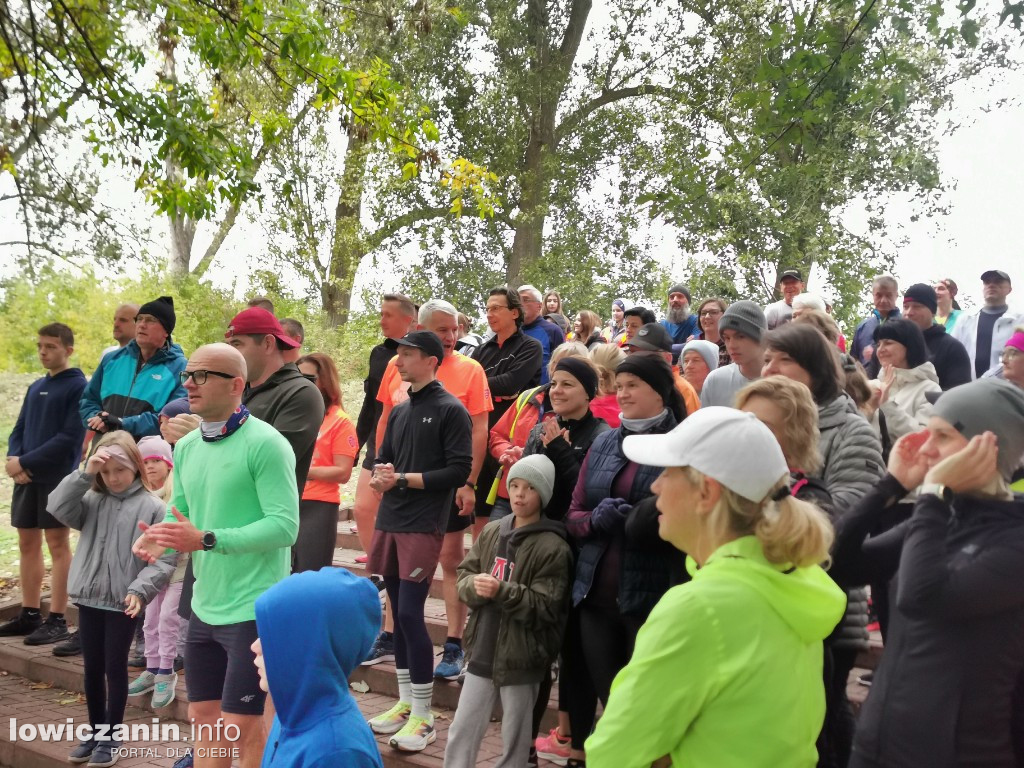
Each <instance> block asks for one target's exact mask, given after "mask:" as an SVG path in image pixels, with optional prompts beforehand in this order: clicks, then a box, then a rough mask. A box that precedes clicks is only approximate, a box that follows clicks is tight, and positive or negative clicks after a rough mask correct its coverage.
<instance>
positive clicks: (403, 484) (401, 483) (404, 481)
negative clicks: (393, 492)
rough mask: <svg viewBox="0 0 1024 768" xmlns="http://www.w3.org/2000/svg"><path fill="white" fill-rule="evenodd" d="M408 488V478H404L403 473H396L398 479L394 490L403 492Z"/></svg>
mask: <svg viewBox="0 0 1024 768" xmlns="http://www.w3.org/2000/svg"><path fill="white" fill-rule="evenodd" d="M408 487H409V480H408V478H406V476H405V472H399V473H398V479H397V480H395V488H397V489H398V490H400V491H404V490H405V489H406V488H408Z"/></svg>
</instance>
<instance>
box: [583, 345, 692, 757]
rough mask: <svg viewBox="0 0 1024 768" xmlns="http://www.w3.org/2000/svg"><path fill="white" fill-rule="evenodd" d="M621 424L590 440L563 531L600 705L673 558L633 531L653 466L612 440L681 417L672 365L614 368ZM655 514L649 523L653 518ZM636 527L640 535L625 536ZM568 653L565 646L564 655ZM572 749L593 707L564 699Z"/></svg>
mask: <svg viewBox="0 0 1024 768" xmlns="http://www.w3.org/2000/svg"><path fill="white" fill-rule="evenodd" d="M615 379H616V385H617V388H618V402H619V407H620V408H621V409H622V424H621V426H620V427H619V428H618V429H613V430H611V431H609V432H605V433H604V434H602V435H600V436H598V438H597V439H596V440H595V441H594V443H593V445H591V447H590V452H589V453H588V454H587V457H586V459H584V461H583V466H582V467H581V468H580V475H579V481H578V482H577V483H576V488H575V490H574V491H573V494H572V502H571V503H570V506H569V515H568V517H567V518H566V527H567V528H568V530H569V535H570V537H571V538H572V539H573V540H574V541H575V542H576V544H577V546H578V547H579V552H580V554H579V559H578V561H577V565H576V580H575V582H574V584H573V588H572V602H573V609H574V610H577V611H578V612H579V620H580V634H581V646H582V647H581V648H580V649H579V650H580V651H581V652H582V654H583V658H584V660H585V661H586V667H587V672H588V676H589V678H590V681H591V683H592V685H593V688H594V691H595V692H596V693H597V695H598V698H600V700H601V701H602V702H607V700H608V693H609V690H610V688H611V683H612V680H613V679H614V677H615V675H616V674H617V673H618V672H619V670H621V669H622V668H623V667H624V666H625V665H626V663H627V662H628V661H629V658H630V656H631V655H632V653H633V643H634V641H635V640H636V633H637V632H638V631H639V629H640V626H641V625H642V624H643V622H644V620H645V619H646V618H647V615H648V613H650V610H651V609H652V608H653V607H654V605H655V603H657V601H658V599H659V598H660V597H661V595H663V594H664V593H665V592H666V591H667V590H668V588H669V587H670V586H672V581H673V574H676V573H679V572H681V571H682V564H681V562H679V563H677V562H676V561H678V560H681V553H679V552H678V551H677V550H675V549H674V548H673V547H671V545H668V544H667V543H666V542H663V541H661V540H660V539H659V540H658V542H657V543H656V544H655V543H653V542H651V541H650V539H649V538H648V537H647V536H646V535H643V532H645V531H646V530H647V528H648V525H646V524H645V523H644V522H640V523H639V525H636V523H637V519H638V517H640V516H643V517H644V518H645V519H647V520H649V519H650V517H651V511H652V510H653V507H654V500H655V497H654V496H653V495H652V493H651V484H652V483H653V482H654V480H655V478H657V477H658V475H659V474H660V473H661V469H660V468H658V467H648V466H643V465H640V464H636V463H634V462H631V461H630V460H629V459H627V458H626V456H625V454H624V453H623V452H622V441H623V439H624V438H625V437H626V436H627V435H631V434H662V433H665V432H669V431H671V430H672V429H673V428H674V427H675V426H676V425H677V424H678V423H679V422H680V421H682V420H683V419H684V418H685V417H686V406H685V405H684V404H683V401H682V397H681V396H680V395H679V392H678V390H677V389H676V387H675V377H674V374H673V373H672V369H671V368H670V367H669V366H668V363H666V362H665V361H664V360H663V359H661V358H658V357H653V356H646V355H644V356H641V355H632V356H630V357H628V358H626V360H625V361H624V362H622V363H621V364H620V365H619V367H618V368H617V369H616V371H615ZM656 515H657V513H656V511H655V512H654V517H655V518H656ZM638 528H639V530H640V531H641V536H640V539H639V540H637V539H635V538H634V531H635V530H637V529H638ZM566 652H567V653H568V652H569V651H568V650H567V651H566ZM569 717H570V723H571V728H572V742H573V744H572V747H573V750H575V751H577V753H578V754H581V753H579V752H578V751H579V750H582V748H583V742H584V741H585V740H586V738H587V736H589V735H590V731H591V729H592V728H593V723H594V713H593V711H592V710H591V711H589V712H587V711H585V709H584V710H583V711H576V710H575V707H574V706H573V703H570V712H569Z"/></svg>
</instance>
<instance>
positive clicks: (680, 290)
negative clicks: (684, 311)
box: [668, 283, 690, 302]
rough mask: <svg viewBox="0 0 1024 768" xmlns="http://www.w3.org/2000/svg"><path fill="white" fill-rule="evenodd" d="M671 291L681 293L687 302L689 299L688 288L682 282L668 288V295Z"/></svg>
mask: <svg viewBox="0 0 1024 768" xmlns="http://www.w3.org/2000/svg"><path fill="white" fill-rule="evenodd" d="M673 293H681V294H683V296H685V297H686V301H687V302H689V301H690V289H689V288H687V287H686V286H685V285H683V284H682V283H676V284H675V285H673V286H672V287H671V288H669V289H668V295H669V296H671V295H672V294H673Z"/></svg>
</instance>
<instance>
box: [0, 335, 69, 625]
mask: <svg viewBox="0 0 1024 768" xmlns="http://www.w3.org/2000/svg"><path fill="white" fill-rule="evenodd" d="M36 347H37V349H38V350H39V361H40V362H41V363H42V364H43V367H44V368H45V369H46V376H44V377H43V378H41V379H39V380H37V381H35V382H33V384H32V385H31V386H30V387H29V388H28V394H26V395H25V400H24V401H23V402H22V404H21V413H19V414H18V421H17V423H15V425H14V429H13V430H12V431H11V436H10V438H9V439H8V441H7V465H6V469H7V474H8V475H10V477H11V479H12V480H14V483H15V485H14V493H13V496H12V498H11V525H13V526H14V527H15V528H17V529H18V547H19V550H20V553H21V562H20V565H19V575H20V577H21V613H20V614H19V615H18V616H16V617H15V618H13V619H11V620H10V621H7V622H5V623H3V624H0V637H12V636H15V635H27V637H26V638H25V644H26V645H45V644H46V643H55V642H57V641H58V640H63V639H64V638H66V637H67V636H68V628H67V624H66V623H65V622H64V609H65V608H66V607H67V602H68V569H69V568H70V567H71V547H70V544H69V542H68V529H67V527H65V526H64V525H62V524H61V523H60V521H58V520H57V519H56V518H55V517H53V516H52V515H51V514H50V513H49V512H47V511H46V498H47V497H48V496H49V495H50V491H52V490H53V489H54V488H56V487H57V484H58V483H59V482H60V481H61V480H62V479H63V478H64V476H65V475H67V474H68V473H70V472H71V471H72V470H74V469H75V468H76V467H78V464H79V462H80V461H81V460H82V438H83V437H84V436H85V427H84V426H82V420H81V418H80V417H79V415H78V401H79V399H80V398H81V396H82V391H83V390H84V389H85V374H83V373H82V371H81V369H79V368H72V367H71V365H70V363H69V361H68V359H69V358H70V357H71V354H72V353H73V352H74V351H75V336H74V334H73V333H72V331H71V329H70V328H68V327H67V326H66V325H64V324H63V323H50V324H49V325H44V326H43V327H42V328H40V329H39V340H38V341H37V343H36ZM44 532H45V534H46V546H47V548H48V549H49V550H50V557H51V559H52V560H53V570H52V572H51V575H50V615H49V616H48V617H47V619H46V621H45V622H44V621H43V617H42V615H41V613H40V610H39V608H40V592H41V591H42V585H43V574H44V570H43V533H44Z"/></svg>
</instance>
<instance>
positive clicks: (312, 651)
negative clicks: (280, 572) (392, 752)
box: [253, 568, 382, 768]
mask: <svg viewBox="0 0 1024 768" xmlns="http://www.w3.org/2000/svg"><path fill="white" fill-rule="evenodd" d="M298 627H302V630H303V631H301V632H297V631H296V629H297V628H298ZM256 628H257V630H258V631H259V639H258V640H257V641H256V642H255V643H253V651H254V652H255V653H256V662H255V663H256V666H257V667H258V668H259V670H260V677H261V678H262V679H261V686H262V687H264V689H265V690H268V691H269V693H270V695H271V696H272V697H273V700H274V706H275V707H276V709H277V712H276V714H275V715H274V725H273V727H272V728H271V730H270V737H269V738H268V739H267V746H266V749H265V750H264V752H263V763H262V768H329V767H333V766H345V767H346V768H382V764H381V759H380V750H378V748H377V742H376V741H375V740H374V738H373V733H372V732H371V731H370V726H368V725H367V724H366V719H365V718H364V717H363V716H362V714H361V713H360V711H359V707H358V706H357V705H356V702H355V699H353V698H352V696H351V695H350V694H349V692H348V677H349V675H350V674H351V673H352V670H353V669H355V668H356V667H357V666H358V665H359V662H361V661H362V660H363V659H365V658H366V654H367V653H369V651H370V646H371V645H373V642H374V640H376V639H377V631H378V630H379V629H380V596H379V593H378V591H377V588H376V587H374V586H373V584H371V583H370V581H369V580H367V579H363V578H360V577H358V576H354V575H352V574H351V573H349V572H348V571H346V570H345V569H344V568H323V569H321V570H319V571H306V572H303V573H295V574H292V575H291V576H289V577H288V578H287V579H285V580H284V581H280V582H278V583H277V584H275V585H274V586H272V587H271V588H270V589H268V590H267V591H266V592H264V593H263V594H262V595H260V596H259V598H257V600H256Z"/></svg>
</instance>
